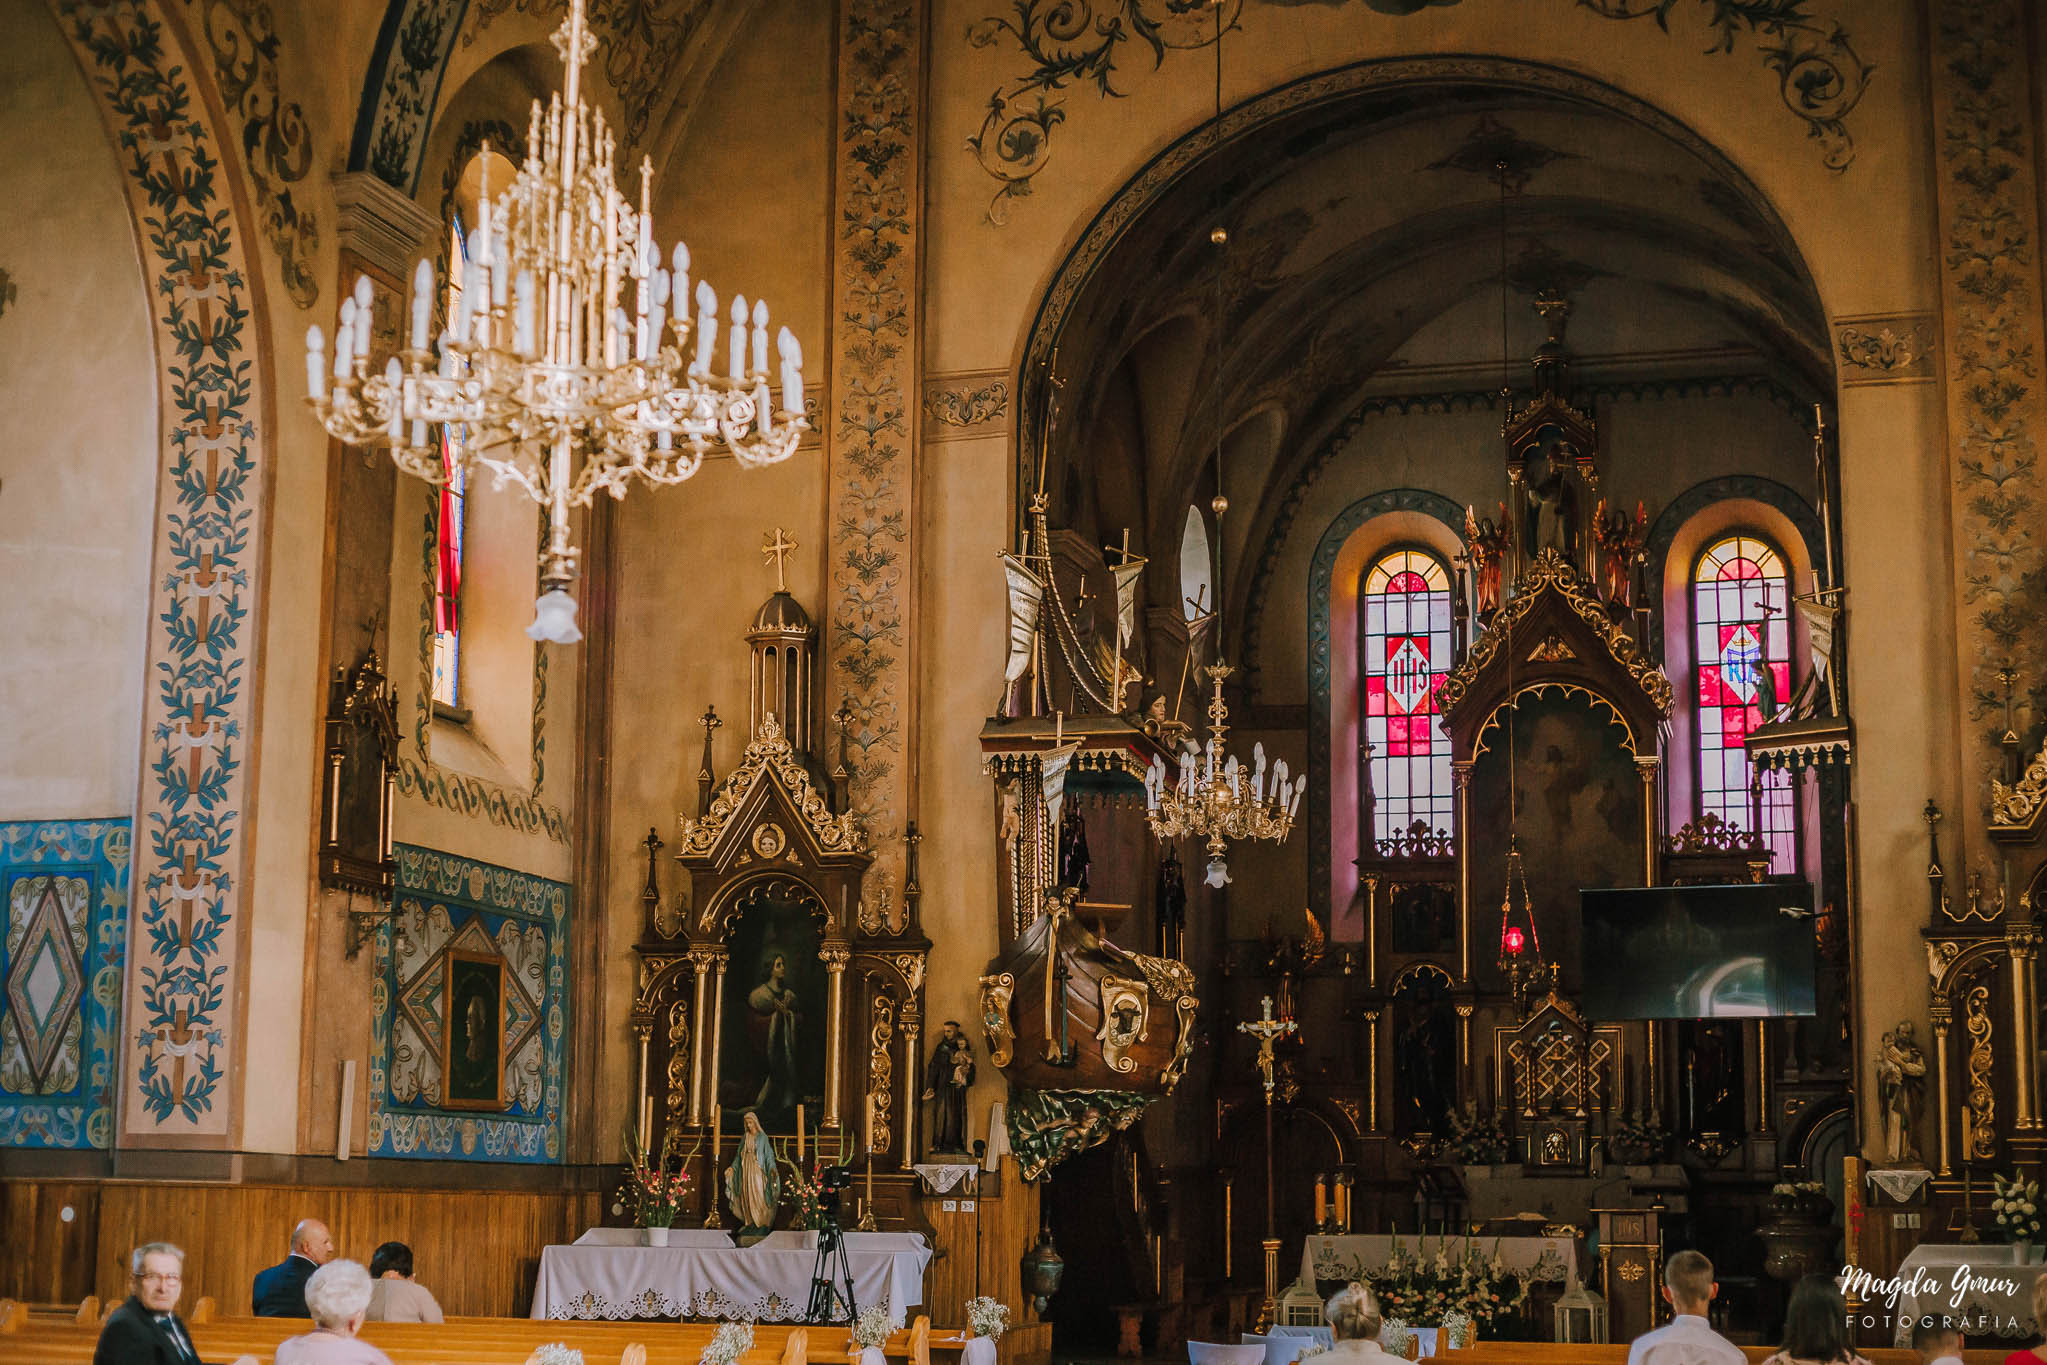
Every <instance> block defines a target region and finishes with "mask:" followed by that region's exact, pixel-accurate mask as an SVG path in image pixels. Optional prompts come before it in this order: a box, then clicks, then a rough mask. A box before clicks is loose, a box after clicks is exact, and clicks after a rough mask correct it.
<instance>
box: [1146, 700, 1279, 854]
mask: <svg viewBox="0 0 2047 1365" xmlns="http://www.w3.org/2000/svg"><path fill="white" fill-rule="evenodd" d="M1203 671H1204V672H1206V673H1207V674H1208V678H1209V681H1210V683H1212V684H1213V685H1214V687H1215V694H1214V695H1213V696H1212V697H1210V698H1209V702H1208V743H1207V744H1206V745H1205V746H1203V747H1202V748H1198V749H1197V748H1196V747H1195V745H1194V741H1193V740H1188V741H1186V747H1185V748H1183V749H1182V750H1181V751H1180V766H1179V770H1178V772H1177V774H1176V775H1169V774H1168V773H1167V771H1166V764H1165V760H1163V759H1161V758H1160V757H1158V755H1156V754H1154V755H1152V760H1151V767H1150V768H1149V769H1147V770H1146V772H1145V774H1144V804H1145V812H1146V814H1145V819H1146V820H1147V821H1149V822H1150V824H1151V832H1152V834H1153V835H1155V836H1156V837H1158V838H1160V839H1178V838H1180V837H1182V836H1183V835H1188V834H1191V835H1194V836H1195V837H1196V838H1201V839H1206V840H1207V841H1208V878H1207V880H1208V884H1209V885H1210V886H1216V887H1219V886H1222V885H1223V884H1224V883H1226V882H1228V881H1229V880H1230V871H1229V864H1228V862H1227V860H1226V858H1225V856H1224V855H1225V854H1226V853H1227V852H1228V851H1229V849H1228V841H1229V840H1231V839H1272V840H1278V841H1283V840H1285V838H1286V836H1287V834H1288V832H1289V831H1291V830H1292V829H1293V827H1294V812H1295V811H1297V810H1299V809H1300V806H1301V793H1302V792H1303V791H1305V790H1306V789H1307V786H1308V778H1307V775H1306V774H1305V773H1303V774H1302V775H1301V776H1300V777H1298V778H1295V779H1293V780H1292V782H1291V783H1289V781H1288V779H1287V770H1286V760H1285V759H1280V760H1279V761H1278V762H1277V763H1275V764H1273V766H1272V772H1271V781H1270V783H1269V784H1268V782H1267V780H1266V779H1267V774H1266V767H1265V746H1264V745H1263V744H1256V745H1253V746H1252V748H1251V766H1250V767H1249V768H1246V767H1245V766H1244V765H1243V764H1241V763H1239V762H1238V761H1237V758H1236V755H1234V754H1231V753H1228V752H1227V751H1226V749H1225V747H1224V742H1223V740H1224V736H1225V735H1227V734H1228V733H1229V728H1230V727H1229V715H1230V711H1229V707H1228V706H1227V705H1225V704H1224V702H1223V679H1225V678H1227V677H1229V676H1230V673H1231V671H1232V670H1231V669H1230V666H1229V665H1228V664H1221V663H1217V664H1210V665H1209V666H1208V667H1207V668H1206V669H1204V670H1203ZM1289 786H1291V791H1289Z"/></svg>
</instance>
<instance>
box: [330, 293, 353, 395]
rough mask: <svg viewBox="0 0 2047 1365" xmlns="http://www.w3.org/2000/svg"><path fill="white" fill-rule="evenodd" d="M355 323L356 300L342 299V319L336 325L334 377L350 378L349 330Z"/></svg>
mask: <svg viewBox="0 0 2047 1365" xmlns="http://www.w3.org/2000/svg"><path fill="white" fill-rule="evenodd" d="M354 324H355V300H354V299H343V300H342V301H341V319H340V321H339V322H337V323H336V324H335V326H334V377H335V378H336V379H346V378H348V345H349V332H350V330H351V329H352V328H353V326H354Z"/></svg>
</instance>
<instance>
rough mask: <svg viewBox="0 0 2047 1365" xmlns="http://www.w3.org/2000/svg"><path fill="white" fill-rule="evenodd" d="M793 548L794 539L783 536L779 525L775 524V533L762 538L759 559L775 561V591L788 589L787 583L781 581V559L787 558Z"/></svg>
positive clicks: (794, 544)
mask: <svg viewBox="0 0 2047 1365" xmlns="http://www.w3.org/2000/svg"><path fill="white" fill-rule="evenodd" d="M795 548H796V542H795V541H793V540H790V539H788V538H787V537H786V536H785V535H784V534H783V533H782V528H781V527H779V526H777V527H776V528H775V534H774V535H772V536H770V537H768V538H766V539H765V540H763V541H762V542H761V559H762V561H763V562H765V561H767V560H770V559H772V560H774V561H775V591H776V592H787V591H789V585H788V584H787V583H786V582H784V581H783V578H782V561H783V560H785V559H787V558H788V556H789V552H790V551H791V550H794V549H795Z"/></svg>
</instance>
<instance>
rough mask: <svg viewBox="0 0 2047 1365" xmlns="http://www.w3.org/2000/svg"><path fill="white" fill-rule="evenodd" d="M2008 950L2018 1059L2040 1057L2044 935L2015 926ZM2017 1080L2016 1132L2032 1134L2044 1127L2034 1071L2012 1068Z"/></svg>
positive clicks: (2026, 1067)
mask: <svg viewBox="0 0 2047 1365" xmlns="http://www.w3.org/2000/svg"><path fill="white" fill-rule="evenodd" d="M2005 947H2006V949H2007V951H2009V952H2010V954H2011V1013H2012V1020H2011V1024H2012V1034H2011V1036H2012V1045H2013V1052H2012V1055H2013V1056H2014V1057H2019V1058H2027V1057H2037V1056H2038V1055H2039V1049H2038V1043H2037V1042H2036V1040H2035V1039H2034V1036H2033V1034H2034V1026H2033V1021H2034V1019H2036V1018H2037V1017H2038V1015H2037V1014H2036V1013H2035V1011H2034V1009H2033V1000H2032V996H2033V991H2034V985H2033V960H2034V958H2035V957H2036V956H2037V955H2038V953H2039V950H2040V931H2039V930H2038V929H2035V928H2034V927H2033V926H2032V925H2030V924H2014V925H2012V926H2011V927H2010V928H2008V929H2007V930H2006V931H2005ZM2012 1072H2013V1074H2014V1075H2015V1076H2016V1077H2017V1081H2018V1083H2017V1087H2016V1091H2017V1093H2016V1094H2014V1095H2013V1097H2012V1098H2013V1102H2014V1103H2013V1109H2014V1117H2013V1119H2012V1126H2013V1127H2014V1128H2018V1129H2023V1130H2028V1131H2030V1130H2031V1129H2034V1128H2038V1127H2039V1126H2040V1115H2039V1101H2038V1099H2037V1097H2036V1096H2035V1095H2034V1094H2033V1068H2032V1066H2030V1065H2028V1064H2026V1063H2025V1062H2021V1063H2020V1064H2019V1065H2017V1066H2014V1067H2013V1068H2012Z"/></svg>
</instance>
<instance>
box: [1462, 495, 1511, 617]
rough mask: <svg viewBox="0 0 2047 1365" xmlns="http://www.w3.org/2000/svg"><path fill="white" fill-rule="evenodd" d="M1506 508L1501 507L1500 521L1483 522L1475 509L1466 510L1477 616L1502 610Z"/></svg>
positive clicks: (1465, 523) (1487, 519) (1465, 536)
mask: <svg viewBox="0 0 2047 1365" xmlns="http://www.w3.org/2000/svg"><path fill="white" fill-rule="evenodd" d="M1506 520H1507V508H1506V505H1505V504H1504V503H1503V504H1501V506H1500V520H1499V521H1498V522H1495V521H1494V520H1493V519H1492V518H1490V517H1487V518H1485V519H1484V520H1481V519H1480V518H1479V515H1478V511H1477V509H1476V508H1471V507H1467V508H1465V509H1464V543H1465V544H1466V545H1467V546H1469V547H1470V552H1471V583H1472V597H1473V598H1474V600H1475V603H1476V606H1477V609H1478V614H1479V615H1480V616H1490V615H1491V614H1492V613H1493V612H1495V611H1497V610H1499V607H1500V567H1501V562H1502V561H1503V560H1504V559H1505V558H1506V552H1507V533H1506V532H1505V531H1504V530H1503V529H1502V527H1503V526H1504V525H1505V524H1506Z"/></svg>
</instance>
